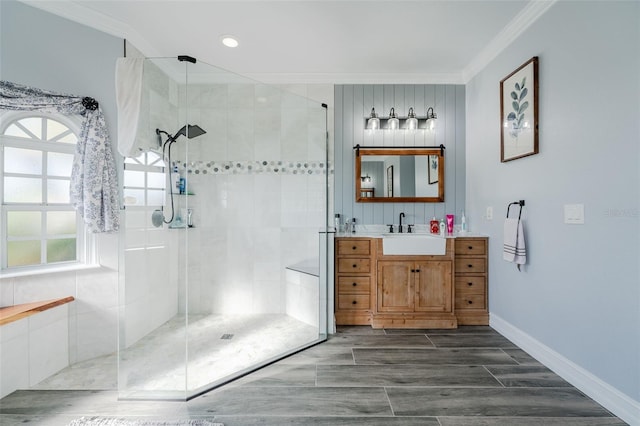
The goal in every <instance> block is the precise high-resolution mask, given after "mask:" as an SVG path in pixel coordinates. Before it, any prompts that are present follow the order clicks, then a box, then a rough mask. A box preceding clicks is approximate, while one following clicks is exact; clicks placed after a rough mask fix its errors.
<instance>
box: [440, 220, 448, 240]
mask: <svg viewBox="0 0 640 426" xmlns="http://www.w3.org/2000/svg"><path fill="white" fill-rule="evenodd" d="M446 235H447V225H445V224H444V219H440V236H441V237H445V236H446Z"/></svg>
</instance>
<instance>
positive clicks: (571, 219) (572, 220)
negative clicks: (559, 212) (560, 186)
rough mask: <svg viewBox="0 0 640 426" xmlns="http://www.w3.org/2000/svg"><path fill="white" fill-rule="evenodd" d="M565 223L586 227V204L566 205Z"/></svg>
mask: <svg viewBox="0 0 640 426" xmlns="http://www.w3.org/2000/svg"><path fill="white" fill-rule="evenodd" d="M564 223H568V224H570V225H584V204H565V205H564Z"/></svg>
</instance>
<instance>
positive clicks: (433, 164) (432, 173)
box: [427, 155, 438, 185]
mask: <svg viewBox="0 0 640 426" xmlns="http://www.w3.org/2000/svg"><path fill="white" fill-rule="evenodd" d="M427 175H428V179H429V185H431V184H433V183H438V156H437V155H430V156H429V167H427Z"/></svg>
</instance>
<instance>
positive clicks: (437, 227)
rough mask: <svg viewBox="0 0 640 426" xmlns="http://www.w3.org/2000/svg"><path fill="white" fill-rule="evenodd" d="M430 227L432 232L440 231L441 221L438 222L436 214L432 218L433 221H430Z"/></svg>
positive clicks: (437, 232)
mask: <svg viewBox="0 0 640 426" xmlns="http://www.w3.org/2000/svg"><path fill="white" fill-rule="evenodd" d="M429 228H430V230H431V233H432V234H439V233H440V223H439V222H438V219H436V217H435V216H434V217H433V219H431V222H429Z"/></svg>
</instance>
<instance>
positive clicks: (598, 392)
mask: <svg viewBox="0 0 640 426" xmlns="http://www.w3.org/2000/svg"><path fill="white" fill-rule="evenodd" d="M490 315H491V316H490V319H489V324H490V325H491V327H492V328H493V329H494V330H496V331H497V332H498V333H500V334H502V335H503V336H504V337H506V338H507V339H509V340H511V341H512V342H513V343H515V344H516V345H518V346H519V347H520V348H521V349H523V350H524V351H525V352H527V353H528V354H529V355H531V356H532V357H534V358H535V359H537V360H538V361H540V362H541V363H542V364H544V365H545V366H546V367H548V368H549V369H550V370H552V371H553V372H555V373H556V374H557V375H559V376H560V377H562V378H563V379H564V380H566V381H567V382H569V383H571V384H572V385H573V386H575V387H576V388H578V389H579V390H580V391H582V392H583V393H584V394H585V395H587V396H589V398H591V399H593V400H594V401H596V402H597V403H598V404H600V405H602V406H603V407H604V408H606V409H607V410H609V411H611V412H612V413H613V414H615V415H616V416H617V417H619V418H621V419H622V420H624V421H625V422H627V423H629V424H630V425H640V402H639V401H635V400H634V399H632V398H631V397H630V396H628V395H626V394H624V393H622V392H620V391H619V390H617V389H616V388H614V387H613V386H611V385H609V384H608V383H606V382H604V381H602V380H601V379H599V378H598V377H596V376H594V375H593V374H592V373H590V372H589V371H587V370H585V369H584V368H582V367H580V366H578V365H576V364H575V363H573V362H571V361H570V360H569V359H567V358H565V357H564V356H562V355H560V354H559V353H557V352H555V351H554V350H553V349H551V348H549V347H548V346H545V345H544V344H542V343H540V342H539V341H538V340H536V339H534V338H533V337H531V336H529V335H528V334H526V333H525V332H523V331H522V330H520V329H519V328H517V327H514V326H513V325H512V324H510V323H509V322H507V321H505V320H503V319H502V318H500V317H499V316H497V315H495V314H490Z"/></svg>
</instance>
